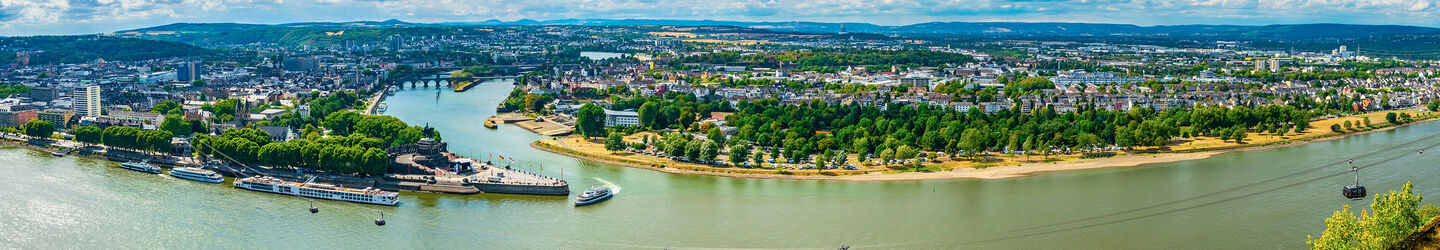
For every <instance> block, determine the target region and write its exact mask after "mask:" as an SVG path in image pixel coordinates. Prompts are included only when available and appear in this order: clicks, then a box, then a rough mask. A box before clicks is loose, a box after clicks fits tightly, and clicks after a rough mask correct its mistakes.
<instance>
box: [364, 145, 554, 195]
mask: <svg viewBox="0 0 1440 250" xmlns="http://www.w3.org/2000/svg"><path fill="white" fill-rule="evenodd" d="M446 148H447V144H446V143H443V142H438V141H435V140H433V139H429V138H426V139H422V140H420V142H418V143H415V144H410V145H401V146H396V147H393V148H390V149H388V150H386V153H387V154H389V155H390V156H391V159H392V160H393V162H392V163H391V167H390V173H391V174H389V175H386V176H385V179H386V180H387V181H390V182H394V184H395V186H394V188H396V189H399V190H403V191H417V192H436V193H455V194H475V193H502V194H527V195H569V194H570V184H569V182H566V181H565V180H561V179H558V178H553V177H548V176H543V175H539V174H535V173H530V172H526V171H523V170H519V169H514V168H511V167H510V166H500V165H499V164H496V163H492V162H487V161H480V160H477V159H473V158H468V157H464V156H461V155H458V154H454V153H450V152H446Z"/></svg>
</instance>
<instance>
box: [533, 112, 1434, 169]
mask: <svg viewBox="0 0 1440 250" xmlns="http://www.w3.org/2000/svg"><path fill="white" fill-rule="evenodd" d="M1435 120H1440V118H1431V119H1428V120H1423V121H1415V122H1410V123H1405V124H1401V125H1397V126H1388V127H1383V128H1377V129H1371V130H1367V131H1362V132H1352V133H1345V134H1330V135H1328V136H1320V137H1308V138H1297V139H1296V140H1291V141H1288V142H1286V143H1277V144H1269V145H1253V146H1246V147H1239V148H1230V149H1216V150H1209V151H1200V152H1186V153H1164V152H1162V153H1150V154H1123V155H1119V156H1115V157H1109V158H1098V159H1079V160H1073V161H1061V162H1038V163H1025V164H1019V165H1008V166H994V167H987V168H980V169H976V168H956V169H954V170H949V171H935V172H906V173H885V172H874V173H864V174H843V172H841V173H842V174H838V175H782V174H763V173H745V172H736V171H734V170H737V169H735V168H709V167H705V168H704V169H705V170H693V169H696V168H694V167H688V166H683V165H682V167H681V168H676V167H654V166H651V165H647V164H642V163H640V162H637V161H634V160H629V159H624V158H620V157H618V156H593V155H586V154H585V153H580V152H578V151H573V150H562V146H559V145H556V144H555V143H553V142H554V141H555V140H553V139H545V140H540V141H535V142H533V143H531V144H530V146H531V147H534V148H536V149H540V150H545V151H548V152H552V153H557V154H562V155H567V156H570V157H576V158H581V159H586V160H592V161H597V162H603V163H609V164H615V165H622V166H627V167H635V168H643V169H649V170H655V171H661V172H666V173H674V174H698V175H711V176H725V177H737V178H760V179H792V180H844V181H906V180H943V179H961V178H968V179H1003V178H1017V177H1026V176H1033V175H1034V174H1036V173H1041V172H1051V171H1072V170H1084V169H1098V168H1116V167H1134V166H1141V165H1145V164H1156V163H1168V162H1178V161H1188V160H1199V159H1205V158H1209V157H1211V156H1215V155H1218V154H1224V153H1230V152H1240V151H1252V150H1265V149H1272V148H1280V147H1290V146H1298V145H1305V144H1309V143H1315V142H1323V141H1330V140H1336V139H1340V138H1345V137H1349V136H1354V135H1363V134H1368V133H1374V132H1379V131H1387V130H1391V129H1395V128H1398V127H1404V126H1409V125H1414V124H1420V123H1426V122H1432V121H1435ZM1324 129H1327V130H1328V128H1324ZM685 168H691V169H685ZM720 171H725V172H720Z"/></svg>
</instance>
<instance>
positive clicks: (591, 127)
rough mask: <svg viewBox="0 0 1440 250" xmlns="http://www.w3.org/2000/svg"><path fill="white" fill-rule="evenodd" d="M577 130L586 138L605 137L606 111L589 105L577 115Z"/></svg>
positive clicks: (581, 108)
mask: <svg viewBox="0 0 1440 250" xmlns="http://www.w3.org/2000/svg"><path fill="white" fill-rule="evenodd" d="M575 130H579V131H578V132H580V134H581V135H584V136H585V137H586V138H589V137H596V136H603V135H605V110H604V109H602V108H600V106H597V105H595V104H590V103H587V104H585V106H583V107H580V110H579V111H576V114H575Z"/></svg>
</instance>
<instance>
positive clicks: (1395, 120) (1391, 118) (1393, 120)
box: [1365, 112, 1400, 126]
mask: <svg viewBox="0 0 1440 250" xmlns="http://www.w3.org/2000/svg"><path fill="white" fill-rule="evenodd" d="M1385 121H1387V122H1390V124H1400V122H1399V121H1400V117H1399V116H1396V115H1395V112H1389V113H1385ZM1365 125H1366V126H1369V125H1370V118H1369V117H1366V118H1365Z"/></svg>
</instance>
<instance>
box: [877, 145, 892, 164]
mask: <svg viewBox="0 0 1440 250" xmlns="http://www.w3.org/2000/svg"><path fill="white" fill-rule="evenodd" d="M894 160H895V150H894V149H889V148H887V149H885V150H881V151H880V161H881V162H880V165H884V166H889V165H890V161H894Z"/></svg>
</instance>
